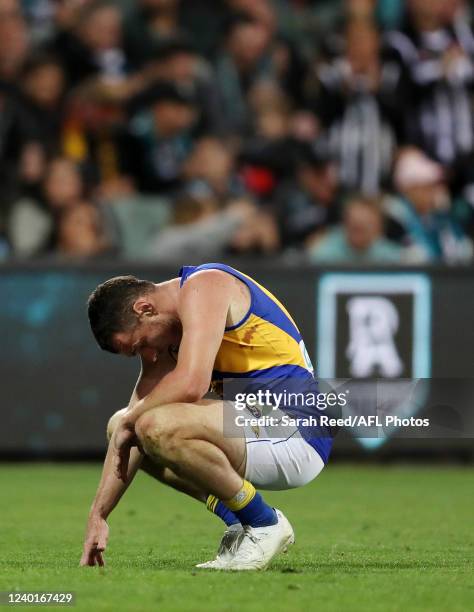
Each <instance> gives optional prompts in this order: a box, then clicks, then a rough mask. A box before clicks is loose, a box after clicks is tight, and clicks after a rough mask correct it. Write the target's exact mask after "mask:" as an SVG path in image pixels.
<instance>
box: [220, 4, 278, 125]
mask: <svg viewBox="0 0 474 612" xmlns="http://www.w3.org/2000/svg"><path fill="white" fill-rule="evenodd" d="M270 40H271V33H270V31H269V30H268V28H267V27H266V26H265V25H264V24H262V23H261V22H258V21H255V20H253V19H252V18H250V17H248V16H246V15H235V16H233V17H232V19H230V20H229V25H228V27H227V29H226V31H225V37H224V43H223V49H222V53H220V54H219V56H218V59H217V63H216V73H217V80H218V84H219V88H220V91H221V96H222V106H223V111H224V115H225V120H226V125H227V127H228V129H229V130H230V131H231V132H233V133H236V134H239V135H240V134H242V133H245V132H248V130H249V124H250V116H249V107H248V100H247V94H248V92H249V91H250V90H251V88H252V87H253V86H254V85H255V83H257V82H258V81H260V80H263V79H265V78H267V79H268V78H269V77H271V76H272V73H273V67H272V62H271V57H270V55H269V45H270Z"/></svg>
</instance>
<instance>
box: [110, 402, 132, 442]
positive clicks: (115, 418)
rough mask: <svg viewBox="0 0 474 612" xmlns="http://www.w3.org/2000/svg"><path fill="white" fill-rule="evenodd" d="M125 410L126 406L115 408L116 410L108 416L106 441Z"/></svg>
mask: <svg viewBox="0 0 474 612" xmlns="http://www.w3.org/2000/svg"><path fill="white" fill-rule="evenodd" d="M126 410H127V409H126V408H122V410H117V412H116V413H115V414H113V415H112V416H111V417H110V419H109V422H108V423H107V441H108V442H110V438H111V437H112V435H113V433H114V431H115V428H116V427H117V424H118V422H119V419H120V417H121V416H122V415H123V413H124V412H125V411H126Z"/></svg>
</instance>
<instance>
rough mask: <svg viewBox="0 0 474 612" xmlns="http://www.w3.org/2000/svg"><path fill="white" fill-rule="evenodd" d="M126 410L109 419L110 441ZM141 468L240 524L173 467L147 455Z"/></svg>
mask: <svg viewBox="0 0 474 612" xmlns="http://www.w3.org/2000/svg"><path fill="white" fill-rule="evenodd" d="M126 410H127V409H126V408H123V409H122V410H118V411H117V412H116V413H115V414H113V415H112V416H111V418H110V419H109V422H108V424H107V440H108V441H110V438H111V437H112V435H113V432H114V430H115V428H116V427H117V424H118V421H119V419H120V417H121V416H122V415H123V413H124V412H125V411H126ZM140 469H141V470H142V471H144V472H145V473H146V474H148V475H149V476H151V477H152V478H154V479H155V480H158V481H159V482H161V483H163V484H165V485H167V486H169V487H171V488H173V489H175V490H177V491H180V492H181V493H184V494H186V495H189V496H190V497H193V498H194V499H197V500H198V501H200V502H203V503H205V504H206V506H207V508H208V509H209V510H210V511H211V512H212V513H213V514H215V515H216V516H218V517H219V518H220V519H222V521H223V522H224V523H225V524H226V525H227V527H231V526H232V525H237V524H238V525H239V526H240V521H239V520H238V519H237V517H236V516H235V515H234V514H233V512H231V511H230V510H229V509H228V508H227V507H226V506H224V505H223V504H222V502H220V501H219V500H216V499H215V498H213V497H212V496H210V495H208V493H207V492H205V491H203V490H201V489H200V488H199V487H197V486H196V485H195V484H194V483H193V482H190V481H189V480H186V479H184V478H182V477H180V476H178V475H177V474H175V473H174V472H173V470H172V469H171V468H169V467H166V466H164V465H161V464H159V463H157V462H156V461H152V460H151V459H150V458H149V457H147V456H146V455H145V456H144V457H143V460H142V463H141V465H140ZM226 540H228V538H226Z"/></svg>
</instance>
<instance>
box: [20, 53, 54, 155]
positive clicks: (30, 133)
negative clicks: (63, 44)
mask: <svg viewBox="0 0 474 612" xmlns="http://www.w3.org/2000/svg"><path fill="white" fill-rule="evenodd" d="M21 90H22V92H21V93H22V95H21V99H20V108H19V113H20V116H19V119H18V120H19V121H21V124H22V131H23V134H24V136H23V138H27V139H28V141H35V142H38V143H41V146H42V147H43V148H44V149H45V151H46V152H48V153H53V152H54V151H57V150H58V148H59V144H60V137H61V129H62V121H63V118H64V117H63V101H64V93H65V75H64V71H63V68H62V65H61V63H60V62H59V61H58V60H57V59H56V58H55V57H54V56H49V55H44V54H34V55H33V56H32V57H30V58H29V60H28V61H27V63H26V64H25V67H24V69H23V73H22V78H21Z"/></svg>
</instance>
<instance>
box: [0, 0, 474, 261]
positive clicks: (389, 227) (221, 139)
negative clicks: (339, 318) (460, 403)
mask: <svg viewBox="0 0 474 612" xmlns="http://www.w3.org/2000/svg"><path fill="white" fill-rule="evenodd" d="M470 23H471V6H470V5H469V3H468V2H465V1H463V0H378V1H377V0H273V1H271V0H135V1H132V0H115V1H109V0H0V259H3V260H9V259H13V258H17V259H18V258H23V259H32V258H34V259H38V258H51V259H55V260H56V259H60V260H72V259H80V260H84V259H91V260H97V259H103V258H111V257H121V258H127V259H141V260H143V259H146V260H150V261H154V262H157V263H174V262H176V261H178V260H181V261H182V260H186V259H187V260H188V261H196V260H198V259H200V260H205V259H208V260H212V259H216V258H218V257H221V256H228V255H238V256H242V255H247V256H251V257H253V258H255V257H261V258H267V259H268V258H270V259H271V258H278V259H279V260H280V261H287V262H289V263H291V262H303V261H313V262H316V263H317V262H321V263H330V262H334V263H383V264H386V263H393V264H400V263H402V264H405V263H406V264H423V263H434V264H440V263H441V264H442V263H445V264H465V263H469V262H471V261H472V259H473V253H474V249H473V240H474V163H473V162H474V105H473V101H474V98H473V90H474V34H473V30H472V29H471V25H470Z"/></svg>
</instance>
